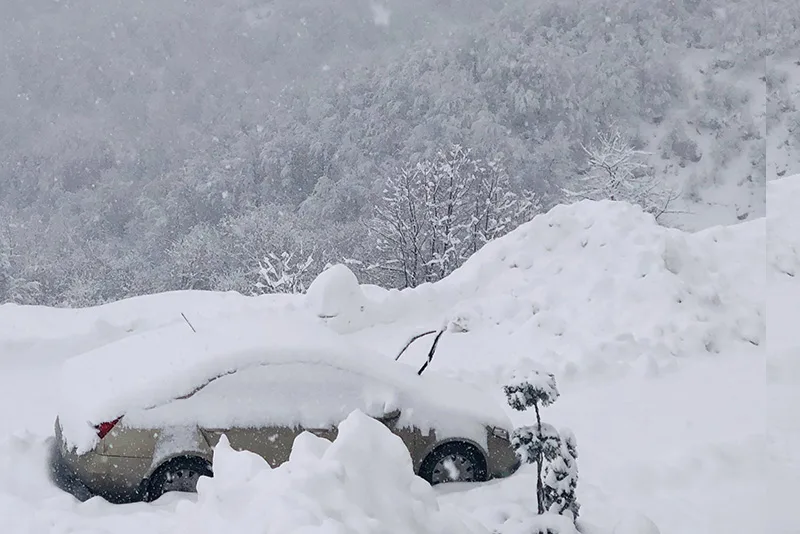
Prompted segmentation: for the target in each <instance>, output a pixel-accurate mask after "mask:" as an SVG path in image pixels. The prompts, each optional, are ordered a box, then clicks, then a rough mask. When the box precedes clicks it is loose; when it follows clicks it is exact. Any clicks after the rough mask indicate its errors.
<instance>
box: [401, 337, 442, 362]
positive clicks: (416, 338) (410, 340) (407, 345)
mask: <svg viewBox="0 0 800 534" xmlns="http://www.w3.org/2000/svg"><path fill="white" fill-rule="evenodd" d="M435 333H436V330H428V331H427V332H422V333H421V334H417V335H415V336H412V337H411V339H409V340H408V342H407V343H406V344H405V346H403V349H402V350H401V351H400V352H398V353H397V356H395V357H394V361H397V360H399V359H400V356H402V355H403V353H404V352H405V351H406V350H407V349H408V347H410V346H411V344H412V343H414V342H415V341H416V340H418V339H419V338H421V337H425V336H429V335H431V334H435Z"/></svg>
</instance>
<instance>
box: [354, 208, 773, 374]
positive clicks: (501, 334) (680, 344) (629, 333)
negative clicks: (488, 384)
mask: <svg viewBox="0 0 800 534" xmlns="http://www.w3.org/2000/svg"><path fill="white" fill-rule="evenodd" d="M765 229H766V224H765V220H764V219H757V220H755V221H752V222H747V223H742V224H739V225H736V226H731V227H715V228H711V229H708V230H704V231H701V232H698V233H686V232H683V231H680V230H676V229H670V228H665V227H662V226H659V225H658V224H657V223H656V222H655V220H654V219H653V217H652V216H650V215H648V214H646V213H644V212H642V210H641V209H639V208H638V207H636V206H632V205H630V204H627V203H621V202H611V201H601V202H593V201H583V202H579V203H576V204H572V205H564V206H557V207H555V208H553V209H552V210H550V211H549V212H548V213H546V214H542V215H539V216H537V217H535V218H534V219H533V220H532V221H531V222H529V223H527V224H524V225H522V226H521V227H520V228H518V229H517V230H515V231H513V232H511V233H510V234H508V235H506V236H505V237H502V238H500V239H497V240H495V241H493V242H491V243H488V244H487V245H486V246H484V247H483V248H482V249H481V250H479V251H478V252H477V253H476V254H475V255H473V256H472V257H471V258H470V259H469V260H468V261H467V262H466V263H465V264H464V265H463V266H462V267H461V268H460V269H458V270H456V271H455V272H454V273H453V274H451V275H450V276H448V277H447V278H445V279H444V280H442V281H440V282H437V283H434V284H428V285H425V286H421V287H419V288H416V289H410V290H404V291H399V292H385V294H384V295H383V298H382V300H381V301H380V302H377V301H376V302H368V303H367V304H366V305H365V309H368V310H371V311H370V312H369V315H370V317H372V318H374V321H373V323H372V326H375V325H376V324H377V323H378V322H379V321H384V320H389V319H390V318H391V320H394V321H396V322H403V321H407V322H410V321H411V320H412V319H410V318H411V317H413V320H415V321H417V322H419V321H420V317H426V318H427V321H428V323H429V324H431V325H432V326H436V325H438V324H440V321H441V320H442V319H443V318H445V319H448V320H450V321H451V324H452V326H453V328H452V330H453V332H466V333H467V334H471V333H478V332H480V333H481V336H480V337H481V338H482V339H489V337H491V338H492V341H493V343H491V344H487V346H486V347H485V348H484V347H479V343H476V342H475V339H476V338H475V337H474V336H473V337H471V336H469V335H467V336H466V338H465V339H464V341H456V339H455V338H456V337H457V336H454V337H453V340H452V341H447V340H443V346H444V345H446V344H447V343H450V344H451V345H453V346H455V345H458V349H455V348H454V349H453V351H458V352H459V355H458V356H457V357H456V356H453V358H452V360H447V358H449V357H448V356H444V357H443V356H442V355H441V354H440V355H439V356H437V358H438V363H439V365H442V364H443V363H444V361H445V360H447V364H449V363H453V364H455V363H456V361H457V360H456V358H458V361H459V362H463V359H464V358H465V357H466V356H465V353H466V354H469V353H473V354H475V353H477V352H478V351H481V350H482V351H483V352H484V357H483V358H482V359H484V360H486V361H485V362H484V363H481V362H480V360H481V358H477V357H472V358H470V363H471V364H472V363H474V364H476V365H477V366H478V367H481V366H483V367H486V366H487V365H488V366H490V367H497V366H498V365H501V364H502V362H505V364H506V365H507V366H508V367H513V365H515V364H516V362H518V361H519V359H520V358H523V357H531V356H535V357H536V358H537V359H539V360H541V359H542V358H543V357H545V358H549V359H550V360H552V361H553V362H560V365H578V366H579V367H587V366H591V365H594V364H595V363H598V362H599V363H614V362H617V361H620V360H624V361H629V362H636V361H637V360H639V359H641V358H645V359H649V358H654V359H662V360H669V359H671V358H672V357H674V356H684V355H695V354H701V353H705V352H714V353H716V352H720V351H723V350H727V349H735V348H737V347H741V346H744V347H749V348H752V347H754V346H758V345H760V344H762V343H763V342H764V337H765V330H766V326H765V306H764V298H763V295H764V284H765V277H764V267H763V266H764V261H765V256H764V249H765ZM409 310H414V312H413V313H410V312H409ZM487 336H488V337H487ZM443 352H447V349H443ZM547 355H549V356H547ZM548 363H550V362H548ZM447 364H445V365H447ZM643 365H645V366H646V363H644V364H643ZM461 366H462V367H463V365H461ZM554 370H556V371H558V372H559V374H562V375H563V374H565V373H566V372H567V371H566V370H565V369H564V368H563V367H561V368H557V369H554Z"/></svg>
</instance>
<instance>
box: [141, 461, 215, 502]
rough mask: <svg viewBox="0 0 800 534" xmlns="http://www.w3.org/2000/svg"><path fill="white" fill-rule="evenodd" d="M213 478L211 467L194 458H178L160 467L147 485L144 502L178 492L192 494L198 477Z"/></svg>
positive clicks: (195, 488)
mask: <svg viewBox="0 0 800 534" xmlns="http://www.w3.org/2000/svg"><path fill="white" fill-rule="evenodd" d="M202 476H206V477H213V476H214V473H213V472H212V471H211V465H209V463H208V462H207V461H205V460H203V459H202V458H198V457H196V456H180V457H178V458H173V459H172V460H170V461H168V462H166V463H165V464H163V465H162V466H160V467H159V468H158V469H156V471H155V472H154V473H153V475H152V476H151V477H150V480H149V482H148V484H147V491H146V492H145V496H144V497H145V499H144V500H145V501H148V502H150V501H155V500H156V499H158V498H159V497H161V496H162V495H164V494H165V493H169V492H171V491H180V492H186V493H194V492H196V491H197V481H198V480H199V479H200V477H202Z"/></svg>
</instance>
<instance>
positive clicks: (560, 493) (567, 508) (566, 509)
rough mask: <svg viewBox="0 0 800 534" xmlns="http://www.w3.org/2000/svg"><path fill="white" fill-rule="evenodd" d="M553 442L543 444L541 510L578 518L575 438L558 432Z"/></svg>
mask: <svg viewBox="0 0 800 534" xmlns="http://www.w3.org/2000/svg"><path fill="white" fill-rule="evenodd" d="M556 438H557V439H554V440H548V441H547V442H546V443H545V446H544V450H543V451H542V455H543V456H544V460H545V463H544V468H543V469H542V478H543V479H544V480H543V482H542V485H543V486H544V507H545V509H546V510H547V511H548V512H550V513H556V514H560V515H565V516H568V517H571V518H572V520H573V521H574V520H575V519H577V517H578V512H579V511H580V504H578V500H577V498H576V497H575V489H576V488H577V486H578V465H577V458H578V447H577V443H576V440H575V435H574V434H573V433H572V431H570V430H569V429H566V428H564V429H561V431H560V432H557V433H556Z"/></svg>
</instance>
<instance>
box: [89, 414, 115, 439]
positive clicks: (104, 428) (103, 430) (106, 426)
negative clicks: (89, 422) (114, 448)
mask: <svg viewBox="0 0 800 534" xmlns="http://www.w3.org/2000/svg"><path fill="white" fill-rule="evenodd" d="M120 419H122V416H119V417H117V418H116V419H114V420H113V421H109V422H107V423H100V424H99V425H95V427H94V428H95V430H97V436H98V437H99V438H100V439H103V438H104V437H106V434H108V433H109V432H111V429H112V428H114V427H115V426H116V425H117V423H119V420H120Z"/></svg>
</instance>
